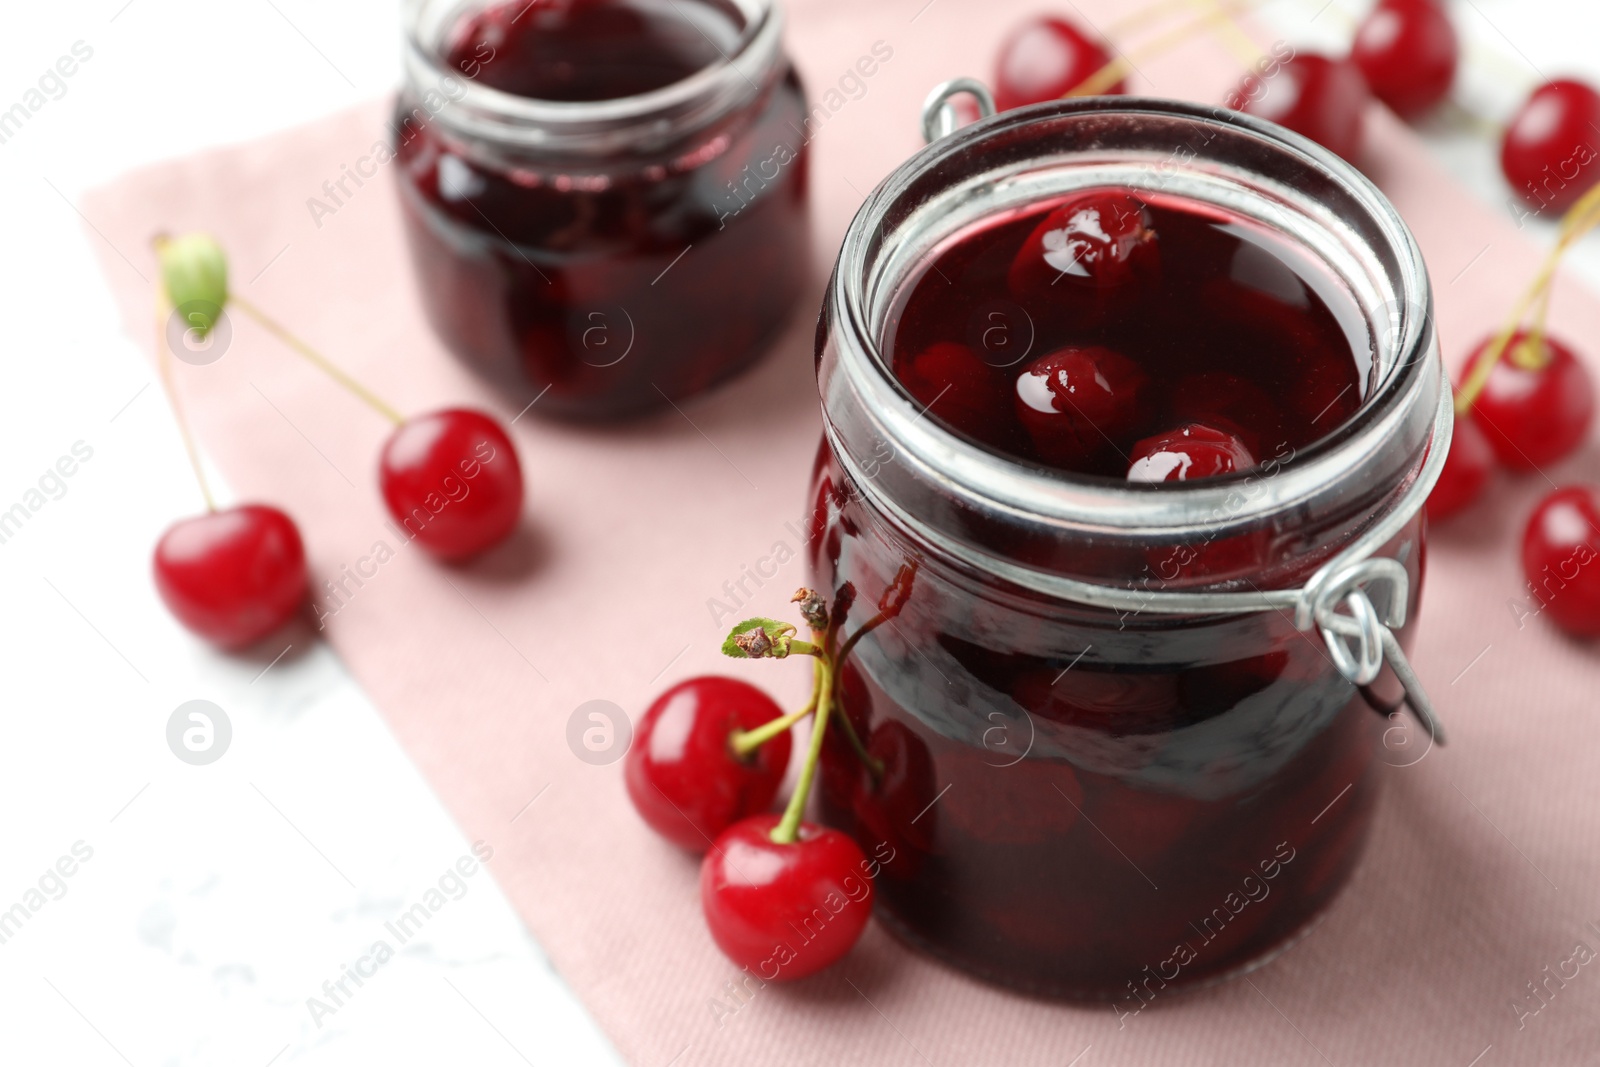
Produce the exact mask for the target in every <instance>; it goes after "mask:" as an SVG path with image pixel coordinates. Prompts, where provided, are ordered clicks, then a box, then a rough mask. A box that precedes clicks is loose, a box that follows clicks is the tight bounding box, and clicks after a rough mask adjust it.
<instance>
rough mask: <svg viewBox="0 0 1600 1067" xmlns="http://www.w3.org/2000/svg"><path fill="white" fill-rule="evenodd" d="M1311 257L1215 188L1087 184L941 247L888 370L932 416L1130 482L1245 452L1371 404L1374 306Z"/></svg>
mask: <svg viewBox="0 0 1600 1067" xmlns="http://www.w3.org/2000/svg"><path fill="white" fill-rule="evenodd" d="M1316 271H1317V268H1316V266H1315V265H1314V264H1313V263H1311V262H1310V260H1309V257H1306V256H1304V255H1301V254H1298V253H1297V251H1296V249H1295V248H1294V247H1293V246H1292V245H1291V243H1290V242H1289V241H1288V240H1287V239H1285V238H1283V237H1282V236H1281V235H1278V234H1276V233H1274V232H1272V231H1271V230H1269V229H1268V228H1266V227H1264V226H1261V225H1259V224H1257V223H1253V222H1251V221H1250V220H1248V219H1246V218H1244V217H1243V216H1240V215H1237V214H1234V213H1230V212H1227V211H1225V210H1222V209H1220V208H1218V207H1216V206H1214V205H1206V204H1201V203H1199V202H1198V201H1194V200H1191V199H1188V198H1186V197H1182V196H1178V195H1173V194H1167V193H1155V192H1150V191H1147V190H1141V191H1135V190H1132V189H1129V188H1124V187H1119V186H1105V187H1094V188H1085V189H1080V190H1077V191H1075V192H1073V193H1071V194H1069V195H1067V196H1065V197H1064V198H1060V199H1058V200H1055V201H1047V202H1043V203H1041V204H1038V205H1035V206H1032V207H1030V208H1029V209H1028V210H1026V211H1023V212H1019V213H1017V214H1015V215H1012V216H1007V217H1004V218H1002V219H1000V220H998V221H996V222H994V223H991V224H986V225H985V226H984V227H982V228H981V229H978V230H976V231H974V232H969V233H966V234H963V235H962V237H961V239H960V240H959V241H956V242H954V243H952V244H951V245H949V246H948V247H946V248H944V249H943V250H942V251H941V252H939V253H938V254H937V255H936V256H935V257H934V259H933V260H932V262H931V263H930V264H929V265H928V266H927V268H926V269H924V270H923V272H922V273H921V275H920V276H919V277H918V278H917V280H916V281H915V282H913V283H912V284H911V285H910V286H908V287H907V295H906V297H905V298H904V300H903V302H902V303H901V304H900V306H899V308H898V312H899V313H898V315H897V316H896V317H895V320H894V323H893V326H892V328H891V337H890V339H889V340H890V343H889V347H890V349H891V351H892V357H893V369H894V372H895V375H896V377H898V378H899V380H900V382H901V383H902V384H903V385H904V386H905V388H906V390H907V391H908V392H909V393H910V394H911V396H912V397H913V398H914V399H915V400H916V401H917V402H918V403H919V405H921V406H922V407H923V409H924V410H925V411H926V412H928V413H929V414H930V415H931V416H932V417H933V418H934V419H937V420H939V421H941V422H943V423H945V424H946V425H947V426H949V427H950V428H951V429H954V430H956V431H958V432H959V433H961V434H963V435H965V436H967V437H971V438H973V439H975V440H977V441H979V442H981V443H983V444H984V445H986V446H987V447H988V448H990V449H991V450H994V451H998V452H1003V453H1007V454H1009V455H1012V456H1015V457H1016V458H1018V459H1021V460H1024V461H1027V462H1030V463H1035V464H1039V465H1042V466H1046V467H1050V468H1053V469H1056V470H1062V471H1067V472H1071V473H1074V474H1089V475H1099V476H1103V477H1107V478H1117V479H1126V480H1127V481H1130V482H1175V481H1194V480H1197V479H1200V478H1211V477H1218V476H1221V475H1227V474H1234V473H1239V472H1243V471H1248V470H1251V469H1253V468H1256V467H1258V466H1260V465H1262V464H1266V463H1268V462H1272V461H1281V460H1283V459H1286V458H1287V457H1288V456H1290V455H1292V454H1293V452H1294V451H1295V450H1296V449H1299V448H1302V447H1304V446H1306V445H1308V444H1310V443H1311V442H1313V441H1315V440H1317V439H1319V438H1321V437H1323V436H1325V435H1326V434H1327V433H1328V432H1330V431H1331V430H1333V429H1334V428H1335V427H1336V426H1338V425H1339V424H1340V423H1341V422H1342V421H1344V419H1345V418H1347V417H1348V416H1350V415H1351V414H1353V413H1354V412H1355V410H1356V408H1357V407H1358V406H1359V404H1360V401H1361V395H1362V388H1361V382H1360V377H1359V374H1358V366H1357V360H1356V357H1355V353H1354V351H1353V349H1352V345H1351V341H1350V329H1351V328H1352V326H1353V324H1354V323H1355V322H1357V321H1359V318H1360V311H1359V309H1358V308H1356V307H1355V306H1354V304H1353V302H1351V301H1348V300H1344V299H1341V297H1340V291H1339V290H1338V289H1337V288H1336V287H1333V286H1329V285H1323V284H1319V279H1317V278H1316V277H1315V276H1314V274H1315V272H1316ZM953 288H958V289H959V290H960V291H961V293H963V294H964V295H965V296H967V297H970V298H971V299H968V300H964V301H953V300H951V299H950V294H951V292H952V289H953ZM974 307H976V308H977V311H976V313H974V311H973V310H972V309H973V308H974Z"/></svg>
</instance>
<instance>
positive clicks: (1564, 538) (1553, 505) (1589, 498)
mask: <svg viewBox="0 0 1600 1067" xmlns="http://www.w3.org/2000/svg"><path fill="white" fill-rule="evenodd" d="M1522 572H1523V574H1524V575H1525V576H1526V577H1527V579H1528V586H1529V592H1530V593H1531V594H1532V595H1533V597H1535V598H1536V599H1537V601H1538V602H1539V603H1540V604H1541V605H1543V608H1542V610H1541V612H1540V613H1541V614H1545V615H1549V616H1550V618H1551V619H1552V620H1554V621H1555V623H1556V625H1558V626H1560V627H1561V628H1562V629H1563V630H1566V631H1567V632H1568V633H1570V634H1573V635H1575V636H1578V637H1600V490H1597V489H1594V488H1592V487H1590V486H1568V487H1567V488H1565V489H1557V490H1556V491H1555V492H1553V493H1551V494H1550V495H1549V496H1547V497H1545V498H1544V499H1543V500H1541V501H1540V502H1539V506H1538V507H1537V508H1535V509H1534V510H1533V514H1532V515H1531V516H1529V517H1528V526H1527V529H1526V530H1525V531H1523V534H1522Z"/></svg>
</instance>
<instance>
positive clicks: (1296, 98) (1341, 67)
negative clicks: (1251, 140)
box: [1234, 52, 1372, 160]
mask: <svg viewBox="0 0 1600 1067" xmlns="http://www.w3.org/2000/svg"><path fill="white" fill-rule="evenodd" d="M1250 77H1251V78H1254V77H1256V76H1255V75H1253V74H1252V75H1250ZM1234 98H1235V99H1239V100H1241V101H1242V102H1243V104H1244V106H1243V107H1242V108H1241V109H1240V110H1242V111H1244V112H1245V114H1247V115H1255V116H1256V117H1257V118H1263V119H1267V120H1268V121H1269V122H1276V123H1277V124H1278V125H1280V126H1286V127H1288V128H1289V129H1291V130H1293V131H1294V132H1295V133H1298V134H1301V135H1303V136H1305V137H1309V138H1311V139H1312V140H1313V141H1315V142H1317V143H1318V144H1320V145H1322V147H1324V148H1326V149H1328V150H1329V151H1332V152H1335V153H1337V154H1339V155H1341V156H1343V157H1344V158H1345V159H1349V160H1354V159H1357V158H1358V157H1359V156H1360V155H1361V137H1362V127H1363V125H1364V122H1365V118H1366V110H1367V102H1368V101H1369V100H1371V99H1372V96H1371V94H1370V93H1369V92H1368V91H1367V82H1366V79H1365V78H1363V77H1362V76H1361V70H1360V68H1358V67H1357V66H1356V65H1355V64H1354V63H1351V62H1350V61H1348V60H1344V59H1330V58H1329V57H1328V56H1323V55H1317V54H1316V53H1314V52H1300V53H1298V54H1296V55H1294V56H1292V57H1291V58H1289V59H1287V60H1285V61H1284V63H1283V65H1282V66H1281V67H1279V68H1278V72H1277V74H1275V75H1274V76H1272V77H1270V78H1263V79H1260V84H1259V87H1257V86H1241V87H1240V88H1239V89H1238V90H1236V92H1235V95H1234Z"/></svg>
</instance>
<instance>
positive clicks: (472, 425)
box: [379, 408, 522, 559]
mask: <svg viewBox="0 0 1600 1067" xmlns="http://www.w3.org/2000/svg"><path fill="white" fill-rule="evenodd" d="M379 481H380V483H381V485H382V489H383V499H384V502H385V503H386V504H388V505H389V514H391V515H393V516H394V520H395V522H397V523H399V524H400V525H401V526H402V527H404V528H405V531H406V533H407V534H408V535H410V536H411V537H414V538H416V539H417V541H418V542H419V543H420V544H421V545H422V547H424V548H426V549H427V550H428V551H429V552H432V553H433V554H434V555H436V556H438V557H440V558H442V559H464V558H466V557H467V556H471V555H474V554H476V553H478V552H481V551H483V550H484V549H486V548H490V547H492V546H494V545H496V544H499V543H500V542H501V541H503V540H504V539H505V538H506V537H507V536H508V535H509V534H510V533H511V531H512V530H513V529H515V528H516V525H517V520H518V519H519V518H520V517H521V515H522V465H521V464H520V463H519V462H518V460H517V450H516V448H515V446H513V445H512V443H511V438H509V437H507V436H506V432H505V431H504V430H503V429H501V428H500V424H499V423H498V422H496V421H495V420H494V419H492V418H490V417H489V416H488V415H485V414H483V413H482V412H478V411H470V410H467V409H465V408H449V409H446V410H443V411H434V412H430V413H428V414H426V415H418V416H416V417H415V418H410V419H407V420H406V421H405V422H403V423H401V424H400V426H399V428H398V429H396V430H395V432H394V433H393V434H391V435H390V437H389V440H388V442H387V443H386V444H385V445H384V446H383V458H382V462H381V465H380V469H379Z"/></svg>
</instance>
